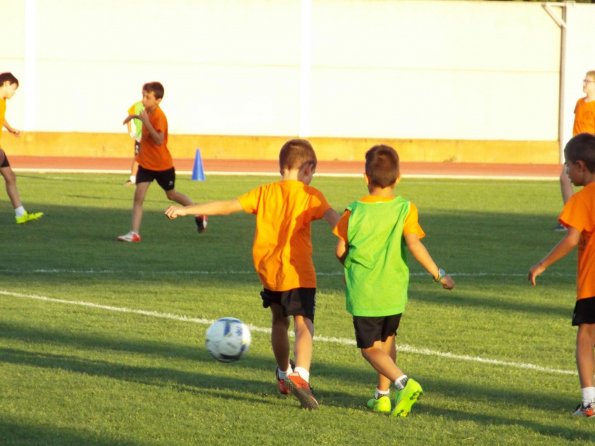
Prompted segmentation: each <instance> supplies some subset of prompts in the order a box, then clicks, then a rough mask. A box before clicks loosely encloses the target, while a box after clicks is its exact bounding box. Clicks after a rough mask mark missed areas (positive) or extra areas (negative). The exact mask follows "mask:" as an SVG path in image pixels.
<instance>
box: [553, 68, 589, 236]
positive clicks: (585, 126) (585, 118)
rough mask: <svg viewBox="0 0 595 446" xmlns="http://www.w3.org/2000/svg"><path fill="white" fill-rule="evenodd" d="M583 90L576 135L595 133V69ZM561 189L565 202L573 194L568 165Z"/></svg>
mask: <svg viewBox="0 0 595 446" xmlns="http://www.w3.org/2000/svg"><path fill="white" fill-rule="evenodd" d="M583 92H584V93H585V97H583V98H580V99H579V100H578V101H576V105H575V107H574V125H573V127H572V135H573V136H576V135H578V134H579V133H591V134H595V71H588V72H587V74H586V75H585V79H583ZM560 190H561V192H562V201H563V202H564V204H566V202H567V201H568V199H569V198H570V197H571V196H572V194H573V193H574V191H573V190H572V184H571V182H570V178H568V174H567V173H566V166H564V167H563V168H562V172H561V173H560ZM555 229H556V231H565V230H566V227H565V226H564V225H562V224H559V225H557V226H556V227H555Z"/></svg>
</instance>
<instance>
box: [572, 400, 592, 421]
mask: <svg viewBox="0 0 595 446" xmlns="http://www.w3.org/2000/svg"><path fill="white" fill-rule="evenodd" d="M572 415H574V416H575V417H587V418H591V417H594V416H595V402H593V403H589V404H587V405H586V406H585V405H584V404H579V405H578V406H576V410H575V411H574V413H573V414H572Z"/></svg>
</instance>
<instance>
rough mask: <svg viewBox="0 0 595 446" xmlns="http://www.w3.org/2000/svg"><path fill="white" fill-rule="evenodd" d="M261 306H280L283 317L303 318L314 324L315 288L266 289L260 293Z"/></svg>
mask: <svg viewBox="0 0 595 446" xmlns="http://www.w3.org/2000/svg"><path fill="white" fill-rule="evenodd" d="M260 297H262V306H263V307H264V308H269V307H270V306H271V304H277V305H281V308H282V309H283V316H285V317H287V316H296V315H300V316H304V317H307V318H308V319H310V320H311V321H312V322H314V310H315V308H316V288H294V289H292V290H288V291H271V290H267V289H266V288H265V289H264V290H262V291H261V292H260Z"/></svg>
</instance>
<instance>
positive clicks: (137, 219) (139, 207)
mask: <svg viewBox="0 0 595 446" xmlns="http://www.w3.org/2000/svg"><path fill="white" fill-rule="evenodd" d="M150 185H151V183H150V182H143V183H137V184H136V189H135V190H134V202H133V204H132V231H133V232H136V233H137V234H139V233H140V225H141V222H142V220H143V203H144V202H145V195H146V194H147V190H148V189H149V186H150Z"/></svg>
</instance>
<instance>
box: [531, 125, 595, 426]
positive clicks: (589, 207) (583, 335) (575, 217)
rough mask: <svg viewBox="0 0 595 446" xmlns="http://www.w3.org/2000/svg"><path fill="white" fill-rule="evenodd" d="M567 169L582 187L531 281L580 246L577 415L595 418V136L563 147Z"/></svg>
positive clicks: (581, 136) (564, 213) (576, 322)
mask: <svg viewBox="0 0 595 446" xmlns="http://www.w3.org/2000/svg"><path fill="white" fill-rule="evenodd" d="M564 157H565V158H566V163H565V165H566V170H567V173H568V176H569V177H570V180H571V181H572V183H573V184H574V185H575V186H583V188H582V189H581V190H580V191H579V192H577V193H576V194H574V195H573V196H572V197H570V199H569V200H568V202H567V203H566V204H565V205H564V209H563V210H562V213H561V214H560V217H559V219H558V220H559V222H560V223H561V224H563V225H564V226H565V227H566V228H567V233H566V235H565V236H564V238H563V239H562V240H560V242H558V244H557V245H556V246H554V248H553V249H552V250H551V251H550V253H549V254H547V255H546V256H545V257H544V258H543V259H542V260H541V261H540V262H539V263H537V264H536V265H533V266H532V267H531V269H530V270H529V280H530V281H531V283H532V284H533V285H535V279H536V278H537V276H539V275H540V274H542V273H543V272H544V271H545V270H546V268H548V267H549V266H550V265H552V264H553V263H555V262H557V261H558V260H560V259H561V258H562V257H564V256H566V255H567V254H568V253H570V252H571V251H572V250H573V249H574V248H575V247H576V246H578V274H577V294H576V299H577V300H576V305H575V307H574V314H573V316H572V325H577V326H578V332H577V335H576V365H577V369H578V376H579V381H580V385H581V389H582V396H583V400H582V403H581V404H579V405H578V407H577V408H576V411H575V412H574V415H577V416H584V417H593V416H595V384H594V380H593V373H595V355H594V354H593V348H594V347H595V135H593V134H591V133H581V134H579V135H576V136H575V137H573V138H572V139H571V140H570V141H568V144H566V147H565V148H564Z"/></svg>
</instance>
